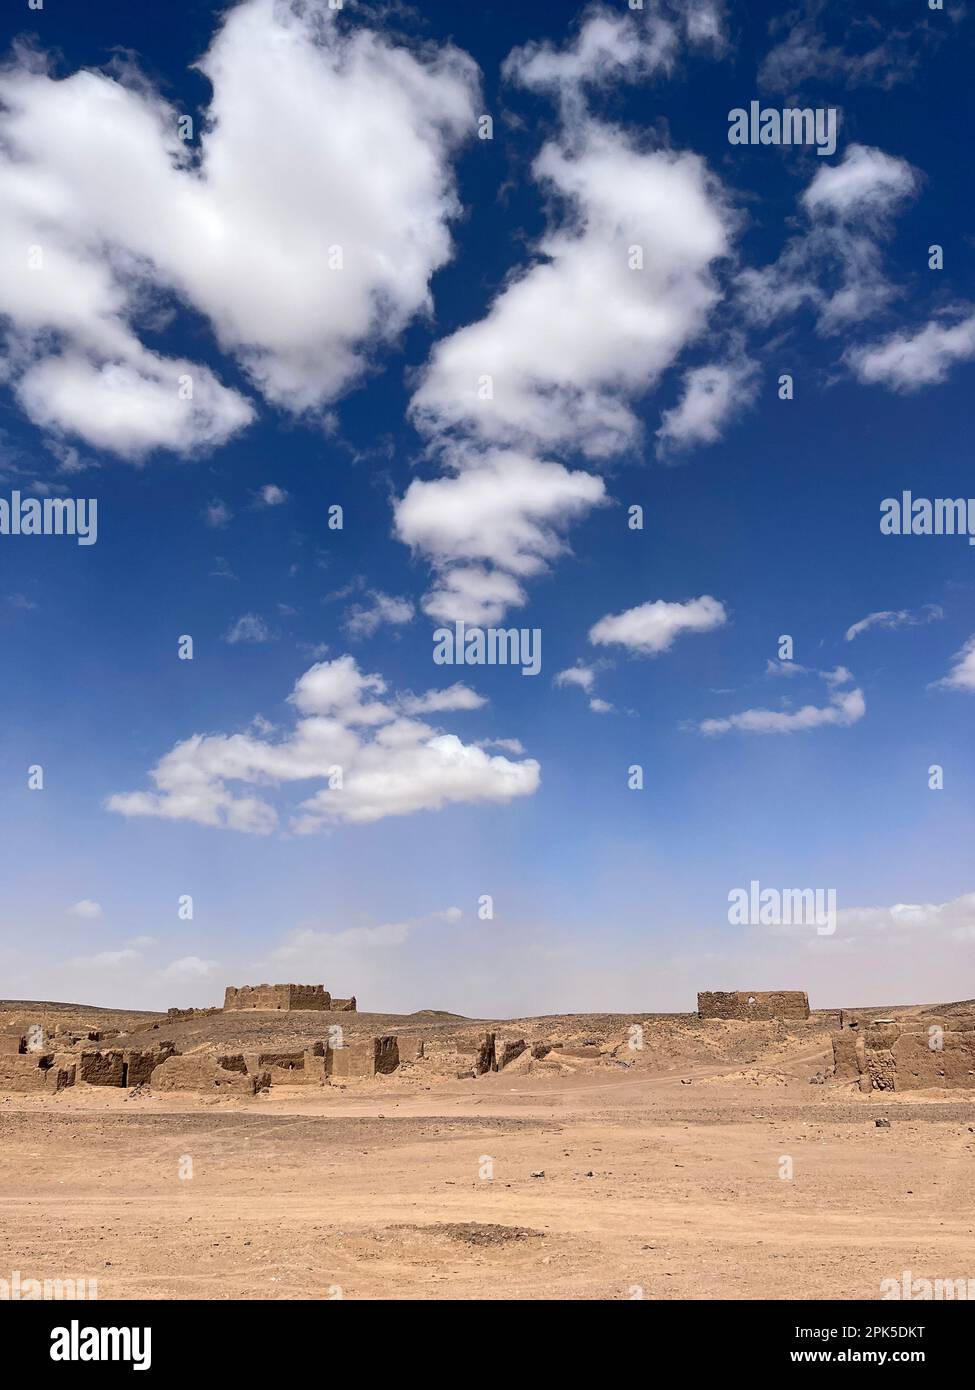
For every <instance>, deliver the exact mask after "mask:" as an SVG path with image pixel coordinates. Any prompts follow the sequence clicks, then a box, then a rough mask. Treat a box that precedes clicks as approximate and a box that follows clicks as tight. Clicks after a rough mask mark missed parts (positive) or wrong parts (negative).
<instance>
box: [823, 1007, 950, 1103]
mask: <svg viewBox="0 0 975 1390" xmlns="http://www.w3.org/2000/svg"><path fill="white" fill-rule="evenodd" d="M833 1069H834V1076H835V1077H836V1079H837V1080H839V1081H856V1082H857V1083H858V1084H859V1088H860V1090H861V1091H863V1092H870V1091H924V1090H931V1089H932V1088H934V1087H943V1088H946V1089H951V1088H953V1087H966V1088H970V1087H975V1015H965V1014H962V1015H959V1016H957V1017H953V1018H935V1017H926V1016H925V1017H921V1018H912V1019H903V1020H898V1021H886V1020H874V1022H873V1023H870V1024H868V1025H866V1026H864V1025H863V1024H861V1023H860V1021H859V1020H858V1019H856V1018H851V1019H849V1021H848V1022H846V1024H845V1026H844V1027H842V1028H841V1029H840V1031H839V1032H838V1033H834V1034H833Z"/></svg>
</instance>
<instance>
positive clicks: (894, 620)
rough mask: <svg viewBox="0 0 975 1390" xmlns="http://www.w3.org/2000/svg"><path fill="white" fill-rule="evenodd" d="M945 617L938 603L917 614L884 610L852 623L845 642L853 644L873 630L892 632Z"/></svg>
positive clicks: (847, 630) (927, 605)
mask: <svg viewBox="0 0 975 1390" xmlns="http://www.w3.org/2000/svg"><path fill="white" fill-rule="evenodd" d="M944 615H945V612H944V609H943V608H941V607H940V605H939V604H937V603H926V604H925V605H924V607H923V608H919V609H918V610H917V611H916V612H914V611H912V610H911V609H909V608H899V609H897V610H896V611H895V610H892V609H883V610H882V611H880V612H877V613H868V614H867V616H866V617H865V618H861V619H860V620H859V621H858V622H855V623H851V625H850V626H849V627H848V628H847V629H846V632H845V633H844V641H847V642H852V641H853V640H854V638H856V637H859V636H860V634H861V633H863V632H869V631H870V629H871V628H874V627H879V628H883V629H885V630H887V631H891V630H893V629H894V628H898V627H918V626H920V625H921V624H922V623H934V622H937V621H938V620H939V619H941V618H943V617H944Z"/></svg>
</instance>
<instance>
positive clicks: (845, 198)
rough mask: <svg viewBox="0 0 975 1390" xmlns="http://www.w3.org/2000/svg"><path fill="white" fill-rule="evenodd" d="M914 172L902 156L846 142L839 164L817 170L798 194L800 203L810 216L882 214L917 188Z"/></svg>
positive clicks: (849, 216)
mask: <svg viewBox="0 0 975 1390" xmlns="http://www.w3.org/2000/svg"><path fill="white" fill-rule="evenodd" d="M917 183H918V180H917V175H916V174H915V171H914V170H913V169H912V168H911V166H910V164H908V162H907V160H905V159H897V158H895V157H894V156H893V155H889V154H885V153H884V151H883V150H878V149H876V148H874V147H873V146H870V145H850V146H849V148H848V149H847V151H846V153H845V154H844V156H843V159H842V161H841V162H840V163H839V164H826V165H823V166H822V167H821V168H819V169H817V171H816V173H815V175H814V176H813V179H812V182H811V183H810V184H809V187H808V188H807V189H806V191H805V192H804V193H803V195H802V205H803V207H804V208H805V209H806V211H807V212H809V213H812V214H813V215H814V216H815V215H816V214H818V213H833V214H835V216H837V217H838V218H841V219H843V220H850V219H852V218H859V219H863V218H864V217H869V216H872V215H877V214H881V215H886V214H888V213H890V212H892V211H894V209H895V208H896V207H897V206H898V205H899V204H900V203H902V202H903V201H904V200H905V199H907V198H909V197H911V195H912V194H913V193H914V192H915V191H916V189H917Z"/></svg>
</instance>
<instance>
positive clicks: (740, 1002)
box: [697, 989, 809, 1019]
mask: <svg viewBox="0 0 975 1390" xmlns="http://www.w3.org/2000/svg"><path fill="white" fill-rule="evenodd" d="M697 1012H698V1014H699V1016H700V1017H701V1018H735V1019H770V1018H808V1017H809V996H808V994H806V992H805V991H804V990H801V989H774V990H765V991H762V990H754V991H749V990H747V989H738V990H731V991H728V992H727V993H723V992H722V991H720V990H719V991H715V992H710V991H705V992H704V993H703V994H699V995H698V996H697Z"/></svg>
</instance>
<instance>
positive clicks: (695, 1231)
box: [0, 1001, 975, 1300]
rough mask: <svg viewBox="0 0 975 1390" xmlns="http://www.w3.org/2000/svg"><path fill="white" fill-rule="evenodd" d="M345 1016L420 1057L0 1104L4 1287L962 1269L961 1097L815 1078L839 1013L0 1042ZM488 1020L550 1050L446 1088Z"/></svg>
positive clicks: (580, 1292)
mask: <svg viewBox="0 0 975 1390" xmlns="http://www.w3.org/2000/svg"><path fill="white" fill-rule="evenodd" d="M945 1007H955V1006H941V1009H942V1012H943V1011H944V1009H945ZM957 1007H959V1008H961V1007H967V1008H969V1009H970V1008H971V1005H967V1006H957ZM933 1011H934V1006H931V1008H930V1009H929V1010H927V1012H933ZM860 1012H861V1014H862V1015H863V1016H864V1018H866V1019H869V1017H870V1016H871V1011H869V1010H863V1011H860ZM892 1012H894V1008H893V1006H891V1007H890V1008H888V1009H887V1010H882V1009H876V1010H873V1011H872V1015H873V1016H882V1015H884V1014H887V1013H892ZM897 1012H898V1015H899V1016H901V1017H903V1016H906V1015H907V1014H909V1013H910V1012H912V1010H911V1009H905V1008H904V1007H900V1008H899V1009H898V1010H897ZM913 1012H916V1013H918V1014H921V1013H922V1010H921V1009H920V1007H919V1006H918V1007H916V1008H915V1009H914V1010H913ZM337 1018H341V1019H342V1022H343V1026H346V1027H349V1028H351V1029H352V1030H361V1031H362V1032H363V1033H373V1034H378V1033H396V1034H398V1035H399V1036H400V1037H407V1036H410V1035H414V1036H419V1037H423V1038H424V1039H425V1040H426V1042H427V1047H426V1049H425V1050H426V1052H427V1054H428V1055H427V1056H426V1057H425V1058H423V1059H421V1060H418V1061H416V1062H413V1063H403V1064H402V1065H401V1066H400V1067H399V1068H398V1069H397V1070H396V1071H395V1072H393V1073H392V1074H390V1075H387V1076H376V1077H370V1078H349V1079H347V1080H342V1081H337V1080H336V1079H335V1078H332V1079H331V1081H330V1083H327V1084H319V1085H316V1086H310V1085H304V1086H289V1085H286V1084H285V1085H279V1084H277V1083H275V1084H273V1085H272V1086H271V1088H270V1090H269V1091H264V1092H260V1093H258V1094H257V1095H255V1096H253V1097H246V1098H242V1097H239V1096H234V1097H224V1096H210V1095H200V1094H195V1093H193V1092H188V1091H184V1092H178V1091H171V1092H158V1091H155V1090H153V1089H152V1087H151V1086H145V1085H140V1086H136V1087H133V1088H131V1089H128V1088H125V1087H115V1088H112V1087H105V1086H92V1085H84V1084H78V1085H74V1086H71V1087H69V1088H67V1089H65V1090H63V1091H60V1092H59V1093H57V1094H56V1095H48V1094H14V1093H7V1094H0V1275H2V1276H4V1277H7V1271H14V1270H16V1271H20V1274H21V1277H23V1278H27V1277H33V1278H38V1279H44V1278H66V1277H74V1278H87V1279H97V1284H98V1297H99V1298H101V1299H108V1298H122V1299H187V1298H205V1299H328V1298H339V1297H342V1298H353V1299H354V1298H359V1299H362V1298H365V1299H486V1300H495V1299H633V1298H641V1297H642V1298H646V1299H712V1298H722V1299H806V1298H831V1299H875V1298H878V1297H879V1296H880V1283H881V1280H882V1279H885V1278H890V1277H894V1278H898V1279H899V1278H900V1276H901V1272H902V1271H904V1270H911V1271H913V1272H914V1274H916V1275H922V1276H931V1277H934V1276H939V1277H946V1278H947V1277H952V1278H955V1277H973V1276H975V1253H973V1252H975V1187H973V1183H972V1172H973V1166H975V1089H971V1090H968V1089H957V1088H955V1089H952V1090H950V1091H948V1090H937V1089H933V1090H925V1091H917V1092H913V1093H910V1092H904V1093H900V1092H897V1093H892V1092H874V1093H872V1094H862V1093H861V1092H860V1091H859V1089H858V1087H857V1086H856V1084H855V1083H851V1082H847V1081H839V1080H838V1079H837V1078H836V1077H834V1076H833V1075H832V1074H831V1073H832V1066H833V1053H832V1045H831V1034H832V1031H833V1030H835V1029H836V1028H837V1027H838V1013H837V1011H819V1012H815V1013H813V1015H812V1016H811V1017H810V1018H809V1019H808V1020H804V1021H790V1022H787V1023H786V1022H781V1021H777V1020H774V1021H769V1022H737V1021H717V1020H701V1019H698V1018H697V1017H696V1016H695V1015H656V1016H653V1015H640V1014H636V1015H625V1016H623V1015H616V1016H612V1015H573V1016H559V1017H549V1018H533V1019H517V1020H505V1021H503V1022H496V1021H495V1022H492V1021H490V1020H471V1019H461V1018H458V1017H457V1016H455V1015H451V1014H444V1013H434V1012H428V1013H422V1014H413V1015H408V1016H403V1017H401V1016H395V1015H377V1014H368V1013H361V1014H356V1015H344V1016H340V1015H325V1016H323V1015H322V1014H320V1013H319V1014H315V1013H312V1012H307V1013H305V1012H302V1013H286V1014H263V1013H258V1012H255V1013H252V1014H244V1013H238V1014H229V1013H228V1014H221V1013H219V1012H214V1013H209V1014H203V1015H197V1016H192V1017H190V1018H187V1019H184V1020H181V1021H176V1022H172V1021H170V1020H167V1018H166V1016H165V1015H147V1014H131V1015H126V1014H122V1013H119V1012H110V1011H106V1010H96V1009H90V1008H83V1007H80V1006H71V1005H54V1004H43V1003H24V1002H17V1001H8V1002H0V1029H4V1030H8V1031H9V1030H11V1029H15V1028H17V1027H25V1026H29V1025H30V1024H31V1023H36V1022H38V1021H40V1022H41V1023H42V1024H43V1026H45V1027H46V1028H53V1027H54V1026H56V1024H58V1023H60V1024H62V1025H69V1026H72V1027H82V1026H83V1027H96V1028H98V1029H99V1030H100V1032H101V1036H102V1038H103V1039H105V1038H111V1037H113V1036H115V1035H120V1036H121V1038H122V1039H123V1040H125V1039H128V1041H129V1042H130V1043H131V1041H132V1040H133V1039H135V1038H138V1037H160V1036H163V1035H165V1037H166V1038H171V1039H173V1040H174V1041H175V1043H176V1045H177V1047H178V1048H179V1050H180V1051H181V1052H184V1053H185V1052H192V1051H207V1050H209V1051H213V1052H214V1053H226V1052H228V1051H233V1050H234V1049H240V1050H243V1051H254V1050H257V1049H261V1048H278V1049H282V1050H284V1049H287V1048H288V1047H295V1046H298V1047H301V1046H310V1045H311V1043H312V1042H314V1040H316V1039H318V1038H321V1036H322V1031H323V1025H324V1026H327V1025H328V1023H330V1022H335V1020H336V1019H337ZM633 1024H638V1025H639V1026H640V1027H641V1028H642V1030H643V1034H642V1042H643V1045H642V1047H638V1048H633V1047H631V1046H630V1039H631V1038H632V1037H633V1034H632V1032H631V1028H632V1025H633ZM486 1029H492V1030H496V1031H497V1036H498V1038H499V1039H501V1038H502V1037H509V1038H515V1037H523V1038H526V1039H527V1040H528V1041H529V1043H531V1042H532V1041H533V1040H547V1041H548V1043H549V1044H558V1043H559V1042H561V1044H562V1046H561V1047H558V1046H554V1047H553V1050H552V1051H550V1052H548V1053H547V1055H545V1056H543V1057H533V1056H532V1055H531V1051H530V1050H529V1051H526V1052H525V1053H523V1054H522V1055H521V1056H519V1057H518V1058H516V1059H515V1060H514V1061H512V1062H511V1063H510V1064H509V1065H508V1066H506V1067H505V1068H504V1069H503V1070H501V1071H497V1072H492V1073H488V1074H485V1075H481V1076H477V1077H473V1076H461V1075H458V1068H457V1066H456V1056H455V1052H456V1049H457V1048H458V1047H461V1048H463V1047H466V1046H469V1045H470V1041H471V1039H476V1037H477V1036H479V1035H483V1033H484V1032H485V1030H486ZM98 1045H99V1046H106V1045H110V1044H106V1043H105V1042H101V1043H99V1044H98ZM878 1120H885V1121H889V1124H885V1125H878V1124H877V1123H876V1122H877V1121H878ZM787 1160H791V1164H790V1163H789V1162H787ZM790 1172H791V1176H789V1175H788V1174H789V1173H790Z"/></svg>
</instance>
